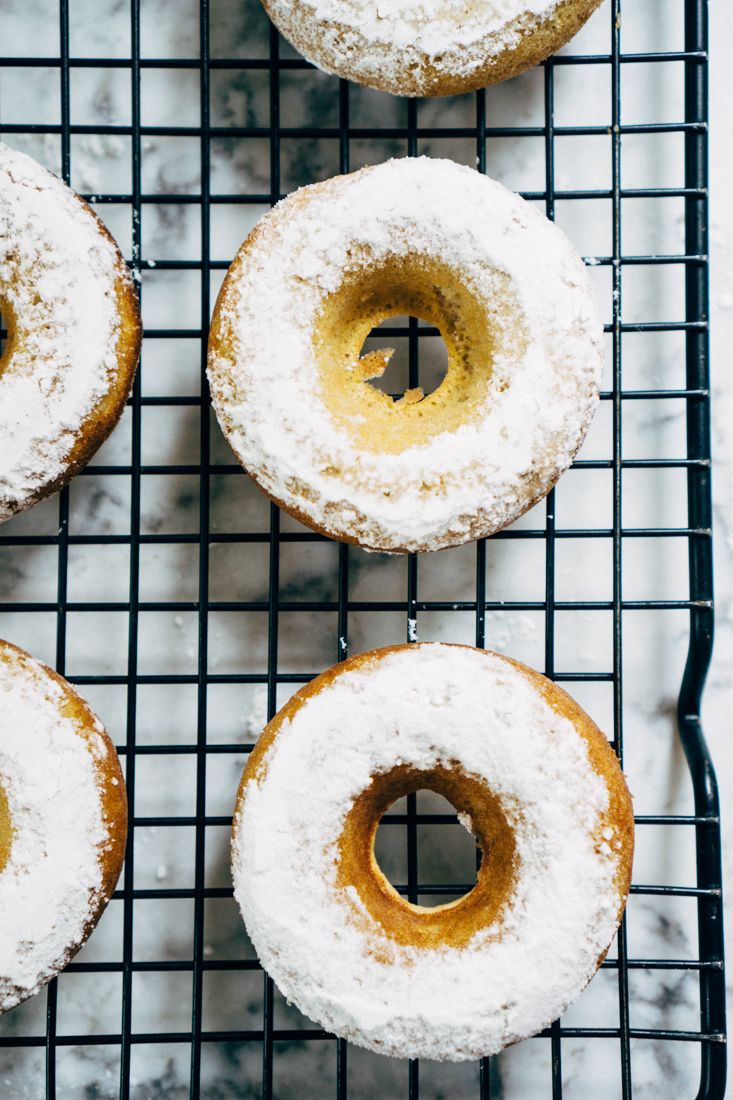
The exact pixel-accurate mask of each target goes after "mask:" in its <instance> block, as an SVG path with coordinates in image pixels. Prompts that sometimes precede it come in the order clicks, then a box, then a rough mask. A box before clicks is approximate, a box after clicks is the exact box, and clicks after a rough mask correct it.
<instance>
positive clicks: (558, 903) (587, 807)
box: [232, 644, 634, 1061]
mask: <svg viewBox="0 0 733 1100" xmlns="http://www.w3.org/2000/svg"><path fill="white" fill-rule="evenodd" d="M421 788H428V789H430V790H434V791H437V792H439V793H440V794H442V795H444V796H445V797H447V798H448V799H449V800H450V801H451V802H452V803H453V804H454V806H455V807H456V809H457V810H458V811H459V816H460V818H461V821H462V822H463V823H464V824H465V825H466V826H467V827H468V828H470V830H471V832H473V833H474V835H475V836H476V838H477V841H478V843H479V845H480V846H481V849H482V857H483V858H482V863H481V867H480V870H479V872H478V876H477V882H476V885H475V887H474V888H473V889H472V890H470V891H469V892H468V893H467V894H466V895H464V896H463V897H462V898H460V899H459V900H457V901H453V902H450V903H448V904H446V905H442V906H437V907H436V908H432V909H431V908H425V907H421V906H416V905H412V904H410V903H409V902H408V901H407V900H406V899H405V898H404V897H401V896H400V895H398V893H397V892H396V891H395V889H394V888H393V887H392V885H391V884H390V883H389V882H388V881H387V879H386V878H385V876H384V875H383V874H382V872H381V871H380V869H379V867H378V866H377V864H376V861H375V857H374V837H375V833H376V829H377V825H378V823H379V819H380V818H381V816H382V814H383V813H384V812H385V810H387V808H388V807H389V806H390V805H391V804H392V803H393V802H394V801H395V800H396V799H398V798H399V797H401V796H402V795H405V794H408V793H410V792H412V791H416V790H418V789H421ZM633 836H634V824H633V814H632V807H631V799H630V796H629V793H628V790H627V788H626V784H625V782H624V778H623V775H622V773H621V770H620V768H619V765H618V761H617V759H616V756H615V754H614V753H613V751H612V750H611V748H610V746H609V744H608V741H607V740H606V738H605V737H604V735H603V734H602V733H601V731H600V730H599V729H598V727H597V726H596V725H595V723H594V722H593V721H592V720H591V719H590V718H589V717H588V715H587V714H585V713H584V712H583V711H582V710H581V709H580V707H579V706H578V705H577V703H575V702H574V701H573V700H572V699H571V698H570V697H569V696H568V695H567V694H566V693H565V692H564V691H562V690H561V689H560V688H558V687H557V686H556V685H555V684H553V683H551V682H550V681H549V680H547V679H545V677H543V676H541V675H540V674H539V673H537V672H534V671H532V670H531V669H529V668H526V667H525V666H524V665H520V664H518V663H517V662H515V661H511V660H509V659H508V658H505V657H500V656H498V655H497V654H494V653H489V652H486V651H482V650H478V649H471V648H470V647H467V646H454V645H437V644H427V645H412V646H395V647H391V648H387V649H381V650H375V651H373V652H370V653H365V654H362V655H361V656H358V657H355V658H353V659H351V660H349V661H346V662H345V663H344V664H341V665H337V666H334V667H333V668H331V669H329V670H328V671H327V672H325V673H324V674H323V675H322V676H319V677H317V678H316V679H315V680H313V681H312V682H311V683H310V684H308V685H307V686H306V687H305V688H303V689H302V690H301V691H299V692H297V693H296V695H295V696H293V698H292V699H291V700H290V701H289V702H288V703H287V704H286V705H285V706H284V707H283V708H282V710H281V711H280V712H279V713H278V714H277V715H276V716H275V718H274V719H273V720H272V721H271V722H270V723H269V724H268V726H267V727H266V728H265V731H264V733H263V734H262V736H261V738H260V740H259V741H258V743H257V745H256V747H255V749H254V751H253V752H252V754H251V756H250V759H249V762H248V764H247V767H246V769H245V771H244V775H243V777H242V782H241V785H240V788H239V793H238V796H237V802H236V808H235V815H234V828H233V835H232V872H233V877H234V893H235V897H236V899H237V902H238V904H239V907H240V909H241V911H242V916H243V917H244V920H245V923H246V925H247V930H248V932H249V935H250V937H251V939H252V942H253V944H254V947H255V949H256V951H257V953H258V955H259V958H260V961H261V962H262V965H263V966H264V968H265V969H266V970H267V971H268V973H269V974H270V975H271V977H272V978H274V980H275V982H276V983H277V985H278V987H279V988H280V990H281V992H282V993H283V994H284V996H285V997H287V998H288V1000H290V1001H292V1002H293V1003H294V1004H295V1005H296V1006H297V1007H298V1008H299V1009H300V1010H301V1011H302V1012H304V1013H305V1014H306V1015H307V1016H309V1017H310V1018H311V1019H313V1020H315V1021H317V1022H318V1023H319V1024H321V1025H322V1026H323V1027H325V1028H327V1029H329V1030H330V1031H332V1032H334V1033H335V1034H336V1035H339V1036H342V1037H344V1038H346V1039H349V1040H350V1041H351V1042H354V1043H356V1044H358V1045H360V1046H364V1047H368V1048H369V1049H371V1050H374V1051H378V1052H380V1053H382V1054H388V1055H393V1056H395V1057H401V1058H417V1057H425V1058H435V1059H438V1060H450V1061H460V1060H463V1059H468V1058H477V1057H480V1056H483V1055H487V1054H493V1053H495V1052H496V1051H498V1050H500V1049H501V1048H502V1047H504V1046H506V1045H508V1044H509V1043H514V1042H516V1041H517V1040H519V1039H522V1038H524V1037H526V1036H528V1035H532V1034H534V1033H536V1032H538V1031H540V1030H541V1029H542V1028H543V1027H545V1026H547V1025H549V1024H550V1023H551V1021H552V1020H554V1019H555V1018H556V1017H557V1016H559V1015H560V1014H561V1012H563V1011H564V1009H565V1008H566V1007H567V1005H568V1004H570V1002H571V1001H573V1000H574V999H575V998H576V997H577V996H578V995H579V993H580V992H581V990H582V989H583V988H584V986H585V985H586V984H587V983H588V981H589V980H590V979H591V977H592V976H593V974H594V973H595V971H596V969H597V967H598V966H599V965H600V964H601V962H602V960H603V958H604V956H605V954H606V952H607V951H608V948H609V945H610V943H611V941H612V939H613V936H614V933H615V932H616V928H617V926H618V923H619V921H620V919H621V915H622V913H623V909H624V905H625V902H626V897H627V894H628V891H629V883H630V877H631V862H632V855H633Z"/></svg>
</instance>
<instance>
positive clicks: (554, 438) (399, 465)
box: [208, 158, 602, 553]
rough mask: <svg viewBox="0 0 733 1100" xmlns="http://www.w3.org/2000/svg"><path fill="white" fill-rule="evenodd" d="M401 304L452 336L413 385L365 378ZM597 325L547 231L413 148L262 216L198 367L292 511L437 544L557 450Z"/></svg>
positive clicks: (387, 541) (551, 471)
mask: <svg viewBox="0 0 733 1100" xmlns="http://www.w3.org/2000/svg"><path fill="white" fill-rule="evenodd" d="M467 211H470V215H471V216H470V218H468V217H467ZM397 314H412V315H417V316H420V317H422V318H424V319H425V320H428V321H429V322H431V323H432V324H434V325H436V326H437V327H438V328H439V330H440V332H441V334H442V336H443V338H444V340H445V343H446V345H447V349H448V371H447V374H446V377H445V379H444V380H443V381H442V383H441V384H440V386H439V387H438V388H437V389H436V390H435V391H434V392H433V393H431V394H429V395H428V396H426V397H424V398H423V397H422V394H421V392H419V391H415V390H411V391H409V393H408V394H406V395H405V397H404V398H403V399H402V400H400V401H392V399H391V398H390V397H388V396H387V395H386V394H383V393H380V392H379V391H378V390H376V389H374V388H373V387H372V386H370V385H368V381H369V380H370V378H373V377H376V376H378V375H380V374H381V373H382V372H383V370H384V369H385V366H386V362H387V359H388V357H389V356H388V353H384V352H382V353H371V354H369V355H366V356H363V357H360V350H361V347H362V344H363V342H364V340H365V339H366V337H367V336H368V335H369V333H370V332H371V331H372V329H373V328H375V327H376V326H377V325H378V324H379V323H380V322H381V321H383V320H385V319H386V318H387V317H390V316H393V315H397ZM601 332H602V326H601V324H600V321H599V320H598V317H597V314H596V311H595V306H594V302H593V296H592V291H591V288H590V282H589V278H588V274H587V272H586V269H585V267H584V265H583V263H582V261H581V260H580V258H579V257H578V256H577V254H576V253H575V251H574V250H573V249H572V246H571V245H570V243H569V242H568V241H567V239H566V238H565V236H564V235H563V234H562V233H561V232H560V231H559V230H558V229H557V227H555V226H554V225H552V224H551V223H550V222H549V221H547V219H545V218H543V217H542V216H541V215H539V214H538V213H537V212H536V211H534V210H533V209H532V208H531V207H530V206H529V205H528V204H527V203H525V202H523V200H522V199H520V198H519V197H517V196H516V195H514V194H513V193H511V192H509V191H507V190H506V188H504V187H502V186H501V185H500V184H498V183H496V182H494V181H492V180H489V179H488V178H487V177H485V176H481V175H480V174H479V173H477V172H475V171H473V170H471V169H468V168H464V167H461V166H458V165H456V164H453V163H452V162H449V161H439V160H433V159H430V158H417V159H406V160H397V161H390V162H388V163H386V164H382V165H379V166H378V167H375V168H366V169H362V170H361V171H360V172H356V173H354V174H352V175H348V176H340V177H336V178H334V179H332V180H328V181H326V182H325V183H321V184H315V185H312V186H310V187H306V188H302V189H301V190H300V191H297V192H295V193H294V194H292V195H291V196H289V197H288V198H287V199H286V200H284V201H283V202H281V203H279V204H278V205H277V206H276V207H275V208H274V209H273V210H272V211H271V212H270V213H269V214H267V215H266V216H265V217H264V218H263V219H262V221H261V222H260V223H259V225H258V226H257V227H256V228H255V229H254V230H253V232H252V233H251V234H250V236H249V237H248V238H247V240H246V241H245V242H244V244H243V245H242V247H241V249H240V250H239V253H238V254H237V257H236V258H235V260H234V262H233V264H232V265H231V267H230V269H229V272H228V273H227V276H226V278H225V280H224V284H223V286H222V289H221V291H220V294H219V298H218V301H217V304H216V308H215V310H214V315H213V318H212V324H211V329H210V335H209V364H208V375H209V382H210V386H211V394H212V402H213V405H214V409H215V412H216V415H217V418H218V420H219V424H220V426H221V428H222V430H223V432H224V435H225V436H226V438H227V439H228V441H229V443H230V445H231V447H232V449H233V451H234V453H235V455H236V456H237V458H238V459H239V461H240V462H241V463H242V464H243V465H244V467H245V468H246V469H247V471H248V472H249V473H250V475H251V476H252V477H253V479H254V480H255V481H256V483H257V484H258V485H259V487H260V488H261V489H263V490H264V491H265V492H266V493H267V495H268V496H269V497H270V499H272V500H274V501H275V502H276V503H277V504H278V505H280V506H281V507H282V508H284V509H285V510H286V511H288V512H289V513H290V514H291V515H293V516H294V517H295V518H296V519H298V520H299V521H300V522H302V523H305V524H306V525H307V526H309V527H311V528H313V529H314V530H316V531H319V532H320V533H323V534H325V535H327V536H329V537H331V538H337V539H341V540H343V541H346V542H354V543H357V544H359V545H361V546H363V547H365V548H366V549H369V550H379V551H387V552H392V553H396V552H405V551H426V550H438V549H443V548H445V547H448V546H455V545H458V544H460V543H463V542H466V541H469V540H471V539H475V538H479V537H483V536H485V535H489V534H492V533H494V532H495V531H497V530H500V529H501V528H503V527H505V526H507V525H508V524H509V523H511V522H513V520H515V519H516V518H517V517H518V516H520V515H521V514H522V513H523V512H525V511H526V510H527V509H528V508H531V507H532V506H533V505H534V504H535V503H537V501H538V500H540V499H542V497H543V496H544V495H545V494H546V493H547V492H548V491H549V489H550V488H551V487H552V486H553V485H554V484H555V483H556V481H557V479H558V478H559V477H560V475H561V474H562V472H563V471H564V470H565V469H566V468H567V467H568V466H569V465H570V463H571V462H572V459H573V457H574V455H575V454H576V452H577V450H578V448H579V447H580V445H581V443H582V440H583V438H584V435H585V432H586V430H587V428H588V426H589V423H590V420H591V418H592V416H593V413H594V411H595V408H596V405H597V401H598V385H599V381H600V375H601V370H602V354H601V342H600V340H601Z"/></svg>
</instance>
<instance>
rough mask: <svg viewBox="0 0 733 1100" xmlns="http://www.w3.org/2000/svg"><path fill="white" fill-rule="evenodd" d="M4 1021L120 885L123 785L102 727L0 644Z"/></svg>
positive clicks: (35, 664)
mask: <svg viewBox="0 0 733 1100" xmlns="http://www.w3.org/2000/svg"><path fill="white" fill-rule="evenodd" d="M0 702H1V704H2V705H0V912H1V913H2V920H0V1012H4V1011H5V1010H6V1009H8V1008H12V1007H13V1006H14V1005H17V1004H18V1003H19V1002H20V1001H23V1000H25V999H26V997H30V996H32V994H34V993H37V992H38V990H39V989H40V988H41V987H42V986H43V985H45V984H46V982H48V981H50V979H51V978H53V977H54V976H55V975H56V974H58V972H59V971H60V970H62V969H63V967H65V966H66V964H67V963H68V962H69V960H70V959H71V958H72V957H73V955H75V954H76V952H77V951H78V950H79V948H80V947H81V945H82V944H83V943H84V941H85V940H86V938H87V936H88V935H89V934H90V932H91V931H92V929H93V927H94V925H95V924H96V922H97V920H98V919H99V917H100V915H101V913H102V910H103V909H104V907H105V905H106V904H107V902H108V901H109V899H110V897H111V895H112V891H113V889H114V887H115V883H116V882H117V879H118V877H119V873H120V868H121V867H122V860H123V858H124V852H125V837H126V835H127V804H126V801H125V784H124V781H123V778H122V772H121V771H120V765H119V761H118V759H117V754H116V753H115V750H114V747H113V746H112V743H111V742H110V740H109V738H108V737H107V735H106V733H105V732H104V729H103V727H102V724H101V723H100V721H99V719H98V718H96V717H95V716H94V714H93V713H92V711H91V710H90V709H89V707H88V705H87V704H86V703H85V702H84V700H83V699H82V698H81V697H80V696H79V695H77V693H76V692H75V691H74V690H73V688H72V687H71V686H70V685H69V684H68V683H67V682H66V681H65V680H64V679H62V678H61V677H60V676H58V675H57V674H56V673H55V672H53V671H52V670H51V669H50V668H47V667H46V666H45V665H42V664H41V663H40V662H39V661H36V660H34V659H33V658H32V657H30V656H29V655H28V654H27V653H24V652H23V650H21V649H17V648H16V647H15V646H13V645H10V644H9V643H8V642H0Z"/></svg>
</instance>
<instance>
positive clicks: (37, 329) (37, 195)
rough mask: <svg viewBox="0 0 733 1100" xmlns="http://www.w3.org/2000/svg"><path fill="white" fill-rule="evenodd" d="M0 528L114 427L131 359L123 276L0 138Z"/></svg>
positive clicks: (31, 165)
mask: <svg viewBox="0 0 733 1100" xmlns="http://www.w3.org/2000/svg"><path fill="white" fill-rule="evenodd" d="M0 314H2V317H3V321H4V322H5V324H6V327H7V329H8V342H7V345H6V347H5V349H4V353H3V355H2V358H1V359H0V521H2V520H5V519H8V518H9V517H10V516H12V515H14V514H15V513H16V512H20V511H22V510H23V509H24V508H27V507H28V506H29V505H31V504H34V503H35V502H36V501H39V500H42V499H43V498H44V497H47V496H50V495H51V493H54V492H56V490H57V489H59V488H61V486H62V485H65V484H66V482H67V481H69V480H70V478H71V477H73V475H74V474H75V473H77V472H78V471H79V470H80V469H81V468H82V467H83V466H85V465H86V463H87V462H88V461H89V459H90V458H91V457H92V455H93V454H94V452H95V451H96V450H97V448H98V447H99V446H100V445H101V444H102V443H103V442H104V440H105V439H106V438H107V436H108V435H109V433H110V432H111V431H112V429H113V428H114V426H115V424H116V423H117V421H118V420H119V418H120V416H121V414H122V410H123V409H124V407H125V402H126V400H127V398H128V396H129V393H130V389H131V387H132V381H133V377H134V374H135V367H136V365H137V360H138V356H139V352H140V339H141V327H140V315H139V309H138V304H137V295H136V294H135V290H134V286H133V282H132V278H131V276H130V272H129V271H128V268H127V266H126V264H125V261H124V260H123V258H122V256H121V255H120V251H119V249H118V248H117V245H116V244H115V242H114V241H113V239H112V237H111V236H110V235H109V233H108V232H107V230H106V229H105V227H104V226H103V225H102V223H101V221H100V220H99V218H98V217H97V216H96V214H95V213H94V212H93V211H92V209H91V208H90V207H89V206H88V205H87V204H86V203H85V202H84V201H83V199H81V198H80V197H79V196H78V195H77V194H76V193H75V192H74V191H72V190H71V188H69V187H67V186H66V184H65V183H63V182H62V181H61V180H60V179H58V177H56V176H54V175H53V174H52V173H51V172H49V171H47V169H45V168H43V167H42V166H41V165H40V164H37V163H36V162H35V161H34V160H32V159H31V158H30V157H28V156H26V155H25V154H23V153H19V152H17V151H16V150H14V149H11V148H9V147H8V146H7V145H3V144H2V143H0Z"/></svg>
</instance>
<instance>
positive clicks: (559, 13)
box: [262, 0, 601, 96]
mask: <svg viewBox="0 0 733 1100" xmlns="http://www.w3.org/2000/svg"><path fill="white" fill-rule="evenodd" d="M262 2H263V4H264V7H265V9H266V11H267V13H268V15H269V16H270V18H271V19H272V21H273V23H274V24H275V25H276V27H277V28H278V30H279V31H280V32H281V33H282V34H283V35H284V36H285V38H287V39H288V41H289V42H291V43H292V44H293V46H295V48H296V49H297V50H299V51H300V53H302V54H303V56H304V57H305V58H306V59H307V60H308V61H312V62H313V64H314V65H317V66H318V68H319V69H325V71H326V72H327V73H334V74H335V75H336V76H341V77H345V78H346V79H347V80H355V81H357V83H359V84H367V85H369V86H370V87H371V88H379V89H380V90H381V91H384V92H392V93H394V94H395V95H406V96H441V95H458V94H459V93H461V92H470V91H473V90H474V89H476V88H482V87H484V86H485V85H487V84H497V83H498V82H499V81H500V80H508V79H509V77H512V76H517V75H518V74H519V73H523V72H524V71H525V69H529V68H531V67H532V66H533V65H538V64H539V63H540V61H544V60H545V58H547V57H549V56H550V55H551V54H553V53H555V51H556V50H559V49H560V47H561V46H564V45H565V43H566V42H568V41H569V40H570V39H571V38H572V37H573V35H574V34H576V33H577V32H578V31H579V30H580V28H581V27H582V26H583V24H584V23H585V22H586V20H587V19H589V18H590V16H591V15H592V14H593V12H594V11H595V10H596V8H597V7H598V6H599V4H600V3H601V0H469V2H467V0H262Z"/></svg>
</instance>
